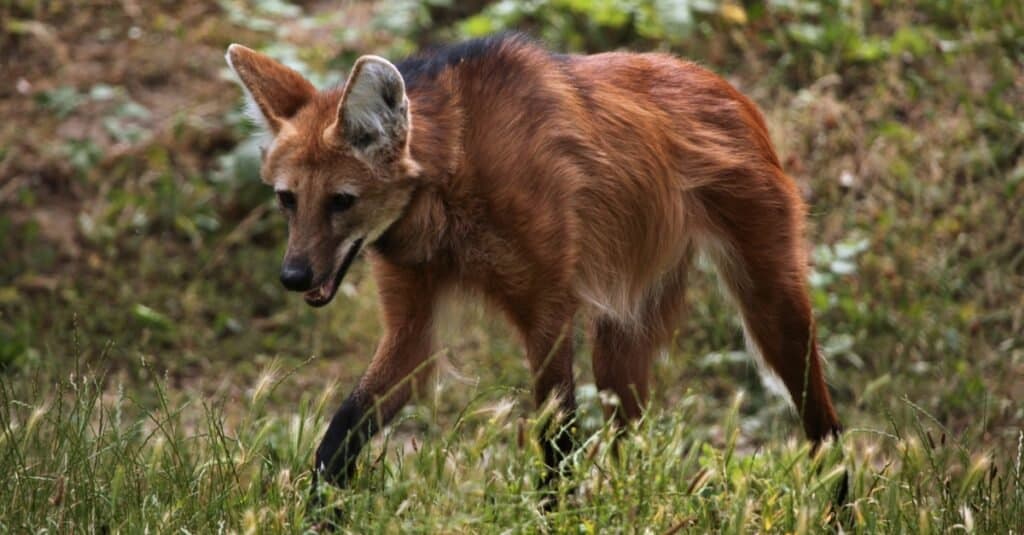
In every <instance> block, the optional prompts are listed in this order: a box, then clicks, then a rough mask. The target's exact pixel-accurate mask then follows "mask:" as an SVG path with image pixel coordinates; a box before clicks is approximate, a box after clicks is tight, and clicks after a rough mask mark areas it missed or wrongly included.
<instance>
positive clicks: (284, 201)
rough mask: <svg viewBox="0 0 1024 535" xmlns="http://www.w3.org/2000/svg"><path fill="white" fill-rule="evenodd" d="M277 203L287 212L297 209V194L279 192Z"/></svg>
mask: <svg viewBox="0 0 1024 535" xmlns="http://www.w3.org/2000/svg"><path fill="white" fill-rule="evenodd" d="M277 202H278V204H280V205H281V208H284V209H285V210H294V209H295V194H294V193H292V192H290V191H278V192H277Z"/></svg>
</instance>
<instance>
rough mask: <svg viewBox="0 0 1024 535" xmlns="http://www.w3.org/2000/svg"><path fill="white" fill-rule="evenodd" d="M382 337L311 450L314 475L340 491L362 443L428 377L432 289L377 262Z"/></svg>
mask: <svg viewBox="0 0 1024 535" xmlns="http://www.w3.org/2000/svg"><path fill="white" fill-rule="evenodd" d="M374 273H375V275H376V278H377V283H378V285H379V287H380V303H381V312H382V319H383V322H384V336H383V337H382V338H381V341H380V344H379V345H378V346H377V352H376V354H375V355H374V357H373V361H372V362H371V363H370V367H369V368H368V369H367V370H366V373H365V374H364V375H363V377H362V378H361V379H360V380H359V384H358V385H357V386H356V388H355V390H353V391H352V393H351V394H350V395H349V397H348V398H347V399H346V400H345V402H344V403H342V405H341V408H340V409H338V412H336V413H335V414H334V417H333V418H332V419H331V423H330V425H329V426H328V427H327V433H326V434H324V438H323V440H322V441H321V442H320V447H318V448H317V451H316V464H315V474H317V475H319V476H320V477H323V478H324V480H326V481H328V482H330V483H333V484H335V485H338V486H342V487H343V486H345V484H346V483H347V482H348V480H349V478H350V477H351V476H352V473H353V471H354V470H355V465H356V463H355V461H356V458H357V457H358V456H359V452H360V450H362V448H363V446H364V445H366V442H367V441H369V440H370V438H371V437H372V436H373V435H374V433H376V432H377V431H378V430H379V429H380V428H381V427H383V426H384V425H386V424H387V423H388V422H389V421H390V420H391V419H392V418H393V417H394V416H395V414H397V413H398V411H399V409H401V408H402V406H403V405H405V403H406V402H407V401H408V400H409V398H410V397H411V396H412V392H413V386H414V385H415V384H417V383H419V382H420V381H421V380H422V379H423V378H424V377H425V376H426V375H427V374H429V372H430V368H431V364H432V363H431V362H429V361H428V360H429V357H430V352H431V345H432V344H431V338H432V329H431V327H432V323H433V313H434V303H435V295H436V290H437V288H436V285H435V284H434V281H433V280H432V279H431V278H430V277H428V276H424V275H421V274H418V273H416V272H413V271H411V270H408V269H405V268H400V267H396V266H394V265H391V264H389V263H385V262H383V261H378V262H376V263H375V264H374Z"/></svg>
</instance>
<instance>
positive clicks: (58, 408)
mask: <svg viewBox="0 0 1024 535" xmlns="http://www.w3.org/2000/svg"><path fill="white" fill-rule="evenodd" d="M109 4H111V5H109V6H108V5H99V4H97V5H96V6H93V7H82V6H78V5H74V3H70V2H46V3H44V2H39V3H36V2H31V1H28V0H21V1H15V2H13V3H7V4H4V5H2V6H0V62H2V63H0V64H2V72H4V75H5V76H3V77H2V78H3V80H2V82H0V117H3V118H4V120H3V121H2V122H0V396H2V399H3V411H0V427H2V428H3V429H4V433H3V435H2V438H0V441H2V442H3V444H4V447H3V448H2V453H0V466H2V467H3V470H4V472H5V473H7V474H8V478H9V480H11V481H14V482H15V484H13V485H8V486H7V487H5V489H4V490H3V491H2V494H0V497H2V499H0V511H2V513H0V526H2V527H3V528H4V529H5V530H19V531H24V530H27V529H30V528H31V529H33V530H35V529H38V528H43V527H48V528H50V529H55V530H60V531H67V530H70V529H92V530H96V531H101V530H103V529H104V528H110V529H114V530H118V531H120V530H124V531H140V530H141V529H142V528H143V527H145V526H149V527H150V528H151V529H159V530H167V531H171V530H177V529H179V528H180V529H186V530H191V531H208V530H210V529H213V527H214V526H218V525H222V526H226V528H227V529H230V530H238V531H245V530H249V529H253V530H259V531H263V530H272V531H286V532H293V531H303V530H305V529H309V528H317V527H322V526H323V525H324V522H326V521H327V520H325V519H326V518H328V517H326V516H324V515H323V514H321V513H320V512H315V511H314V512H312V513H309V514H307V509H306V507H305V505H306V496H307V491H308V487H309V472H308V468H309V465H310V462H311V452H312V449H313V448H314V447H315V444H316V440H317V439H318V438H319V434H320V433H321V432H322V429H323V427H324V425H325V423H326V418H327V417H328V416H329V413H330V411H331V410H333V409H334V408H335V407H336V406H337V404H338V403H340V400H341V397H342V395H343V394H344V393H345V392H346V391H348V390H349V389H350V388H351V386H352V385H353V383H354V381H355V379H356V378H357V377H358V375H359V373H361V371H362V370H363V369H364V367H365V365H366V363H367V361H368V358H369V356H370V355H371V354H372V351H373V348H374V346H375V343H376V338H377V335H378V334H379V330H380V327H379V324H378V321H377V316H376V310H377V309H376V303H375V295H374V294H375V290H374V282H373V280H372V277H370V276H369V273H368V270H366V269H365V265H362V264H360V265H357V267H356V268H355V269H354V271H353V273H352V274H351V275H350V276H349V279H348V282H347V283H346V284H345V286H344V287H343V290H342V292H343V293H342V294H341V295H339V297H338V299H337V300H336V302H335V303H333V304H332V305H331V306H330V307H328V308H327V309H324V310H316V311H314V310H312V309H309V308H307V307H306V306H305V305H304V304H303V303H302V300H301V298H300V297H298V296H295V295H289V294H286V292H284V291H283V289H281V288H280V286H279V284H278V283H277V270H278V267H279V261H280V257H281V253H282V247H283V237H284V232H285V229H284V223H283V220H282V218H281V217H280V216H279V215H278V214H276V213H275V211H274V209H273V206H272V204H271V203H272V200H271V195H270V191H269V190H268V189H267V188H266V187H265V186H263V185H262V184H260V183H259V180H258V179H257V178H256V166H257V161H258V160H257V158H256V157H255V156H254V154H255V143H254V141H253V137H252V136H253V128H252V126H251V125H249V124H248V123H247V122H246V121H245V120H244V118H243V116H242V114H241V108H240V91H239V90H238V88H237V86H236V84H235V83H234V82H233V80H232V79H231V77H230V75H229V73H228V71H227V70H226V65H225V64H224V62H223V57H222V56H223V53H224V50H225V48H226V47H227V45H228V44H230V43H231V42H240V43H244V44H247V45H249V46H253V47H257V48H260V49H262V50H265V51H266V52H268V53H270V54H271V55H274V56H275V57H278V58H279V59H281V60H283V61H286V62H288V63H289V64H291V65H293V66H295V67H296V68H300V69H302V70H303V71H304V72H305V73H306V74H308V75H309V76H310V77H311V79H313V80H314V81H315V82H316V83H317V84H318V85H324V84H329V83H338V82H341V81H343V79H344V73H345V71H346V69H347V68H348V66H350V65H351V63H352V62H353V61H354V59H355V58H356V57H358V55H359V54H361V53H370V52H372V53H379V54H384V55H386V56H389V57H392V58H396V57H399V56H401V55H404V54H406V53H409V52H411V51H413V50H415V49H416V48H417V47H421V46H427V45H429V44H431V43H434V42H438V41H443V40H449V39H455V38H460V37H466V36H472V35H477V34H480V33H486V32H488V31H494V30H500V29H503V28H520V29H525V30H527V31H530V32H532V33H533V34H534V35H537V36H539V37H541V38H543V39H545V40H546V41H547V42H548V43H550V44H551V45H552V47H554V48H557V49H561V50H574V51H597V50H604V49H609V48H618V47H624V48H630V49H634V50H641V49H643V50H647V49H663V50H670V51H672V52H675V53H678V54H680V55H683V56H686V57H689V58H692V59H695V60H697V61H700V62H701V63H703V64H704V65H706V66H708V67H709V68H711V69H713V70H715V71H716V72H719V73H720V74H722V75H723V76H725V77H726V78H727V79H728V80H730V81H731V82H732V83H734V84H735V85H736V86H737V87H738V88H740V89H741V90H742V91H743V92H745V93H746V94H748V95H750V96H751V97H752V98H753V99H754V100H755V101H756V102H757V103H758V105H759V106H761V107H762V109H763V110H764V112H765V115H766V118H767V121H768V123H769V126H770V129H771V131H772V134H773V137H774V140H775V143H776V145H777V147H778V149H779V153H780V156H781V157H782V159H783V161H784V164H785V167H786V169H787V171H788V172H789V173H790V174H791V175H792V176H793V177H794V179H795V180H797V182H798V183H799V185H800V187H801V189H802V191H803V192H804V194H805V196H806V198H807V201H808V204H809V206H810V215H809V224H808V232H807V234H808V235H807V237H808V240H809V242H810V243H811V244H812V247H813V251H814V254H813V258H812V262H813V276H812V280H811V281H810V283H811V287H812V292H813V294H812V295H813V298H814V304H815V310H816V313H817V318H818V325H819V334H820V339H821V342H822V345H823V348H824V352H825V354H826V355H827V356H828V359H829V367H828V375H829V379H830V383H831V386H832V389H833V393H834V396H835V400H836V405H837V408H838V410H839V413H840V415H841V417H842V418H843V420H844V422H845V423H846V425H847V428H848V431H847V433H846V434H845V435H844V438H843V440H842V442H841V444H840V445H839V446H838V447H835V448H830V449H828V450H827V451H823V452H822V453H821V454H819V455H818V456H815V457H812V456H810V455H809V454H808V451H807V446H806V445H805V444H804V443H803V442H802V441H801V440H800V437H799V425H798V423H797V422H798V421H797V418H796V417H795V415H793V414H792V411H791V409H790V408H789V406H788V405H787V404H786V403H785V401H784V400H782V399H781V398H778V397H776V396H774V395H772V394H771V393H770V392H768V391H766V390H765V389H764V388H763V387H762V386H761V382H760V380H759V377H758V375H757V373H756V370H755V369H754V367H753V366H752V364H751V363H750V360H749V358H747V356H746V354H745V353H744V351H743V339H742V331H741V329H740V327H739V324H738V322H737V320H736V318H735V315H734V314H733V311H732V309H731V307H730V306H729V305H728V303H727V302H726V300H725V299H723V298H722V296H721V295H720V294H719V292H718V290H717V288H716V283H715V281H714V277H713V276H712V275H711V274H710V272H709V271H707V270H706V269H704V268H703V267H702V268H701V270H700V273H699V274H698V276H696V277H694V279H695V281H694V285H693V290H692V291H691V292H690V295H689V299H688V303H689V308H690V311H691V313H690V315H689V317H688V318H687V320H686V321H685V322H684V323H682V324H681V325H680V328H679V332H678V336H677V339H676V341H675V342H674V343H673V344H672V346H671V347H670V348H668V351H667V352H666V355H665V356H664V357H663V358H661V359H659V360H658V362H657V364H656V370H655V371H656V373H655V376H656V382H655V392H654V400H653V402H652V410H651V413H650V417H649V418H647V419H646V420H645V421H644V422H643V424H642V425H641V426H640V427H639V428H638V429H636V430H634V432H633V433H631V434H630V435H629V438H628V439H626V440H625V445H624V453H623V454H622V455H621V457H618V458H617V457H615V456H614V455H612V454H611V453H610V451H609V448H608V443H609V442H610V440H608V439H609V436H610V432H611V431H610V430H609V429H607V428H606V427H603V425H602V421H601V418H600V408H599V406H600V403H599V400H598V396H597V394H596V393H595V392H594V390H593V386H592V383H593V381H592V377H591V375H590V371H589V364H588V361H589V359H588V358H587V353H588V351H589V349H588V347H587V346H586V344H585V343H582V344H581V345H582V348H581V351H580V355H579V358H578V359H577V362H578V364H579V366H578V369H579V372H578V375H579V379H578V383H579V384H580V392H579V395H578V397H579V398H580V400H581V406H582V415H581V419H580V421H579V424H578V425H579V430H578V431H579V432H580V434H581V436H583V437H586V446H585V447H584V448H582V449H581V452H580V453H579V454H578V455H577V458H576V459H575V474H576V475H574V476H573V477H572V478H569V479H568V480H567V481H565V482H564V484H563V485H562V487H561V488H560V489H559V490H560V491H561V492H562V493H563V494H565V495H566V496H565V499H563V500H562V501H561V502H560V505H559V507H558V508H556V510H555V511H554V512H553V513H548V514H543V513H542V512H541V508H540V506H539V505H538V504H539V501H540V500H539V495H538V492H537V490H536V488H535V485H534V480H535V479H536V477H537V476H538V471H539V468H538V467H537V463H538V462H540V457H539V453H538V450H537V447H536V445H535V444H534V443H533V441H532V440H530V436H531V435H532V431H533V427H534V424H535V422H537V418H538V416H537V412H536V411H534V410H533V407H531V404H530V402H529V399H530V395H529V392H528V390H527V388H528V385H529V374H528V372H527V370H526V367H525V364H524V362H523V354H522V350H521V348H520V347H519V345H518V344H517V342H516V340H515V338H514V337H513V336H512V335H511V333H510V331H509V330H508V328H507V327H506V326H505V325H504V324H503V323H502V322H501V321H500V319H498V318H496V317H494V316H492V315H490V314H488V311H487V310H486V309H484V308H482V307H481V306H478V305H472V304H469V305H467V306H462V307H455V309H454V310H453V311H452V312H451V313H450V314H448V319H447V322H446V325H445V326H444V328H443V329H442V335H441V336H440V339H441V340H442V345H441V347H440V350H439V353H438V355H437V358H438V360H439V362H440V364H441V365H440V366H439V373H438V374H437V378H436V381H434V382H432V383H431V389H430V391H428V392H422V393H421V395H420V397H419V399H418V400H417V401H416V402H415V403H414V404H413V405H412V406H410V408H409V409H407V410H406V411H405V412H404V413H403V414H402V416H401V417H400V418H399V420H400V421H399V422H398V423H396V424H395V425H393V426H391V427H390V428H389V429H388V430H387V431H386V432H385V433H384V435H383V437H382V438H381V439H380V440H379V441H377V442H376V443H375V444H374V446H373V447H372V448H370V449H369V451H368V452H367V454H366V455H365V456H364V458H363V459H362V461H361V464H360V466H361V468H360V473H359V476H358V478H357V480H356V482H355V483H354V485H353V488H352V489H351V490H350V491H345V492H332V493H331V494H330V496H329V498H330V501H331V503H333V504H334V505H340V506H341V508H342V509H343V510H344V511H346V515H347V516H346V517H345V518H343V519H341V520H340V521H339V522H340V523H341V525H342V527H343V529H346V530H349V531H378V530H380V531H396V530H413V531H444V532H451V531H456V532H478V531H501V530H502V529H505V528H509V527H512V526H519V527H520V529H522V530H524V531H554V532H562V531H568V530H572V531H584V532H586V531H597V530H601V529H602V528H608V527H618V528H619V529H620V530H623V531H632V530H634V529H635V530H640V529H641V528H648V527H649V528H650V529H651V530H654V531H666V530H672V529H677V530H692V531H711V530H713V531H801V530H819V529H821V528H823V527H829V526H831V527H832V528H835V527H836V526H840V525H841V526H843V529H844V530H845V531H860V532H875V531H880V530H881V531H900V530H906V531H940V530H941V531H948V530H952V529H954V528H956V527H957V526H959V527H961V528H973V529H977V530H981V531H997V532H1007V531H1009V530H1015V531H1016V532H1020V531H1021V530H1022V529H1024V526H1022V525H1021V520H1020V518H1024V491H1022V488H1024V485H1021V483H1022V479H1021V462H1022V456H1024V446H1022V441H1024V438H1022V437H1024V436H1022V426H1024V424H1022V422H1024V404H1022V403H1021V401H1020V400H1021V399H1024V337H1022V336H1021V334H1020V333H1021V332H1024V75H1022V74H1021V73H1022V72H1024V60H1022V58H1024V48H1022V43H1024V10H1022V9H1021V8H1020V7H1019V6H1016V5H1015V4H1014V3H1011V2H999V1H992V2H977V3H957V2H942V1H938V0H934V1H926V2H919V3H916V4H915V5H914V6H913V7H909V6H905V5H902V4H893V5H890V4H889V3H887V2H851V3H845V4H843V5H841V6H838V7H837V6H831V5H830V4H828V3H820V4H819V3H817V2H804V3H788V2H775V3H769V4H762V3H759V2H749V3H746V4H744V5H743V6H741V5H739V4H732V3H723V4H719V3H703V4H702V3H698V2H694V3H693V5H691V6H690V7H689V8H687V7H686V5H689V4H688V3H685V2H684V3H682V4H680V3H673V2H658V1H643V0H632V1H615V0H603V1H594V2H565V1H560V0H550V1H541V2H534V3H514V2H495V3H488V2H472V3H465V4H459V8H458V9H454V8H451V7H446V4H447V3H446V2H443V1H435V2H425V3H423V4H420V3H418V2H389V3H372V2H371V3H356V2H349V3H343V4H342V5H340V6H336V5H333V3H329V2H302V3H286V2H281V1H277V0H262V1H259V2H249V3H246V2H236V1H232V0H221V1H217V2H214V1H189V2H136V1H134V0H121V1H119V2H110V3H109ZM470 4H473V5H472V6H471V5H470ZM487 4H489V6H488V7H485V5H487ZM669 4H673V5H676V4H678V5H677V6H676V7H675V8H672V9H670V10H667V9H668V8H666V7H665V6H667V5H669ZM524 6H525V7H524ZM679 6H683V7H679ZM481 9H482V11H481ZM666 10H667V11H666ZM684 12H685V13H690V16H689V17H688V18H687V17H681V16H679V15H680V13H684ZM623 13H627V14H629V16H622V14H623ZM582 335H583V333H582V331H581V332H580V333H579V336H580V341H581V342H584V339H583V336H582ZM839 453H843V454H845V459H846V461H845V466H847V467H848V468H849V469H850V473H851V477H852V479H851V482H852V488H851V490H852V494H851V496H852V498H851V502H850V503H849V504H848V505H847V506H846V507H842V508H839V509H838V515H837V514H834V513H836V512H837V511H836V509H835V508H833V507H832V506H831V505H830V498H831V491H832V488H833V487H834V485H835V482H836V481H837V480H838V478H839V477H840V475H841V473H842V470H841V469H842V466H843V465H841V464H840V461H839V460H838V455H839ZM571 489H575V492H572V491H571Z"/></svg>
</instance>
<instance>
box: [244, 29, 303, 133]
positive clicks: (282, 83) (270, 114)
mask: <svg viewBox="0 0 1024 535" xmlns="http://www.w3.org/2000/svg"><path fill="white" fill-rule="evenodd" d="M225 58H226V59H227V62H228V65H229V66H230V67H231V69H232V70H233V71H235V73H236V74H237V75H238V78H239V80H241V81H242V86H243V87H244V88H245V90H246V92H247V93H248V96H249V97H250V99H251V102H252V103H254V104H255V105H256V107H257V108H258V109H259V115H260V117H257V118H262V119H264V121H265V123H266V125H267V127H268V128H269V129H270V130H271V131H272V132H273V133H274V134H277V133H278V132H279V131H280V130H281V128H282V127H283V125H284V123H285V122H287V121H288V119H290V118H292V117H294V116H295V114H296V113H297V112H298V111H299V109H301V108H302V107H303V106H304V105H305V104H306V103H307V102H309V101H310V99H312V98H313V96H314V95H315V94H316V88H314V87H313V84H311V83H309V81H308V80H306V79H305V78H303V76H302V75H301V74H299V73H297V72H295V71H294V70H292V69H290V68H288V67H285V66H284V65H282V64H281V63H279V62H277V61H275V60H273V59H271V58H270V57H269V56H267V55H265V54H261V53H259V52H256V51H255V50H252V49H250V48H246V47H244V46H242V45H238V44H233V45H231V46H229V47H228V52H227V54H226V55H225Z"/></svg>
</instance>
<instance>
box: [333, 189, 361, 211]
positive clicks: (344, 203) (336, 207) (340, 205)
mask: <svg viewBox="0 0 1024 535" xmlns="http://www.w3.org/2000/svg"><path fill="white" fill-rule="evenodd" d="M355 202H356V196H355V195H350V194H348V193H335V194H334V195H331V199H330V201H328V204H327V207H328V208H330V210H331V211H332V212H334V213H336V214H340V213H341V212H344V211H345V210H348V209H349V208H352V205H353V204H355Z"/></svg>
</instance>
